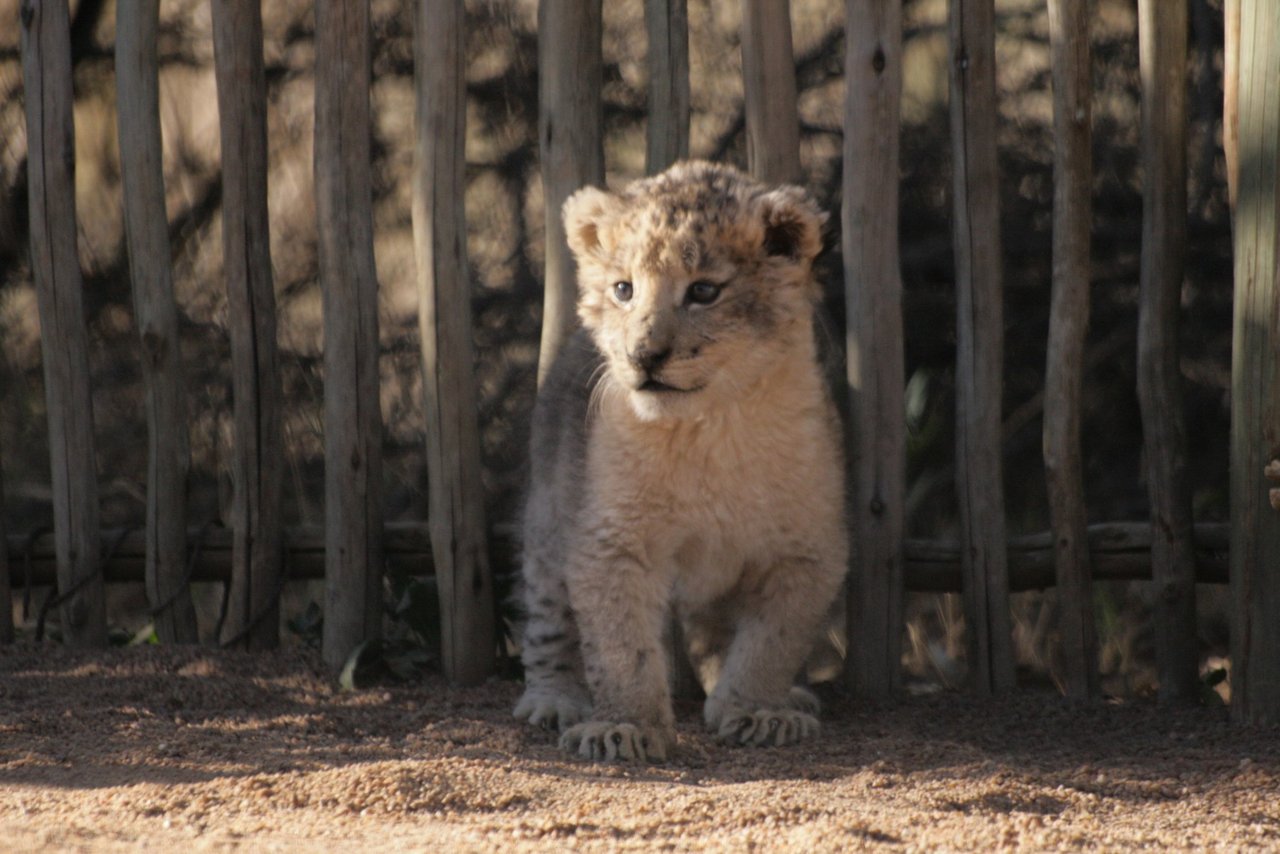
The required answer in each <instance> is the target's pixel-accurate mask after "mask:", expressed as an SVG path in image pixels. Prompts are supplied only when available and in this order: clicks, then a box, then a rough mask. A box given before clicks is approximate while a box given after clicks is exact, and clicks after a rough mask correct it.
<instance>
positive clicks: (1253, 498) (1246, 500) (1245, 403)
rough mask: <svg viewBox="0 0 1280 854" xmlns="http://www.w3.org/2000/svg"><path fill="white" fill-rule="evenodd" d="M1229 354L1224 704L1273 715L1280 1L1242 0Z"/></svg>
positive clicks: (1238, 714)
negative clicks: (1271, 492) (1227, 695)
mask: <svg viewBox="0 0 1280 854" xmlns="http://www.w3.org/2000/svg"><path fill="white" fill-rule="evenodd" d="M1240 12H1241V23H1240V189H1239V193H1240V195H1239V198H1238V200H1237V203H1236V223H1235V224H1236V228H1235V301H1234V314H1235V319H1234V342H1235V346H1234V348H1233V352H1232V363H1231V585H1232V588H1233V598H1234V600H1235V622H1234V624H1233V626H1232V631H1231V663H1232V668H1231V713H1232V716H1233V717H1234V718H1236V719H1237V720H1240V721H1247V722H1253V723H1271V724H1275V723H1280V620H1277V619H1276V615H1277V614H1280V513H1277V512H1276V511H1275V510H1273V509H1272V508H1271V507H1270V505H1269V503H1268V488H1269V486H1271V483H1270V482H1269V481H1268V480H1267V478H1266V466H1267V464H1268V462H1269V461H1270V460H1273V459H1277V458H1280V358H1277V354H1278V353H1280V4H1276V3H1274V2H1271V0H1242V3H1241V10H1240Z"/></svg>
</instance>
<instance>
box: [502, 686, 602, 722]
mask: <svg viewBox="0 0 1280 854" xmlns="http://www.w3.org/2000/svg"><path fill="white" fill-rule="evenodd" d="M514 714H515V716H516V717H517V718H521V719H522V720H526V721H528V722H529V723H531V724H533V725H534V726H540V727H542V728H543V729H559V730H560V731H561V732H563V731H564V730H566V729H568V728H569V727H571V726H573V725H574V724H576V723H577V722H578V721H580V720H582V719H583V718H586V717H588V716H589V715H590V714H591V703H590V702H589V701H588V700H587V699H586V698H585V697H579V696H576V695H575V694H573V693H572V692H565V693H560V692H557V691H548V690H545V689H538V688H526V689H525V692H524V696H522V697H521V698H520V702H519V703H516V710H515V712H514Z"/></svg>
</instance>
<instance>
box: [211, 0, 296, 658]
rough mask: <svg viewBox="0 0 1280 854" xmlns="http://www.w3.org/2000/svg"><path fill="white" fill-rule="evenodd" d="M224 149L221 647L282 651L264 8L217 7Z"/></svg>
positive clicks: (229, 1)
mask: <svg viewBox="0 0 1280 854" xmlns="http://www.w3.org/2000/svg"><path fill="white" fill-rule="evenodd" d="M210 6H211V11H212V15H213V55H214V72H215V76H216V79H217V85H218V113H219V122H220V130H221V134H220V136H221V141H222V259H223V262H222V263H223V275H224V276H225V277H226V283H227V327H228V329H229V331H230V335H231V386H232V397H233V398H234V401H235V404H234V412H233V423H234V429H233V440H232V441H233V448H232V453H231V459H230V468H231V484H232V500H231V519H230V520H229V521H230V526H231V528H232V529H233V530H234V532H235V545H234V566H235V571H234V572H233V574H232V580H231V591H230V596H229V599H228V607H227V620H226V623H225V625H224V627H223V636H222V637H221V638H220V639H219V640H220V641H221V642H222V643H231V642H234V643H235V645H238V646H243V647H244V648H246V649H270V648H273V647H275V646H276V645H277V644H278V643H279V634H280V633H279V623H280V616H279V604H278V600H277V597H278V596H279V593H280V585H281V573H282V569H283V567H282V562H281V557H282V552H281V513H282V510H281V494H282V493H281V482H282V477H283V468H284V439H283V433H282V432H281V406H282V401H281V390H280V358H279V355H278V350H277V346H276V302H275V290H274V287H273V284H272V276H271V244H270V223H269V220H268V216H267V85H266V77H265V75H264V72H263V64H262V10H261V7H260V5H259V3H258V0H211V4H210Z"/></svg>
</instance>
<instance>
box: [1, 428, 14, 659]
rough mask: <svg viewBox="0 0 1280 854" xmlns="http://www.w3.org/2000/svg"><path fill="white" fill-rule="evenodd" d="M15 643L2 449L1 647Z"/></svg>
mask: <svg viewBox="0 0 1280 854" xmlns="http://www.w3.org/2000/svg"><path fill="white" fill-rule="evenodd" d="M10 643H13V585H12V584H11V583H10V581H9V537H8V535H7V534H6V533H5V527H4V453H3V449H2V448H0V645H4V644H10Z"/></svg>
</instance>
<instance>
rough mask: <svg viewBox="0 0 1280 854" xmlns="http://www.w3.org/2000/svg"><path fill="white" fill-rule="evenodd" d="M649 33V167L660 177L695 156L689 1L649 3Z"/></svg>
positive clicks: (646, 13)
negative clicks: (691, 129)
mask: <svg viewBox="0 0 1280 854" xmlns="http://www.w3.org/2000/svg"><path fill="white" fill-rule="evenodd" d="M644 22H645V29H646V30H648V32H649V123H648V125H647V127H646V138H645V155H644V168H645V172H646V173H648V174H650V175H655V174H657V173H658V172H661V171H662V170H663V169H666V168H667V167H668V166H670V165H671V164H672V163H675V162H676V161H677V160H683V159H684V158H686V157H688V156H689V8H688V2H687V0H645V4H644Z"/></svg>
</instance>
